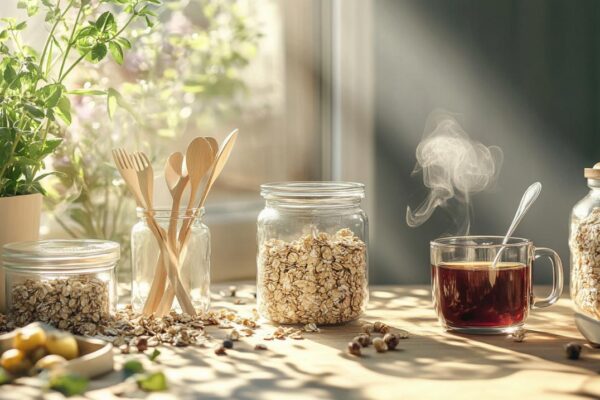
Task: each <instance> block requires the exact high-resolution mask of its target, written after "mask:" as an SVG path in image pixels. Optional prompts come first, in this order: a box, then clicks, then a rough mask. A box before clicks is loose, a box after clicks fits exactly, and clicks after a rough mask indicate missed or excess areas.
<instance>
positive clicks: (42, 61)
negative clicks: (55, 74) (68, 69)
mask: <svg viewBox="0 0 600 400" xmlns="http://www.w3.org/2000/svg"><path fill="white" fill-rule="evenodd" d="M60 1H61V0H58V3H57V4H56V8H58V9H60ZM72 5H73V1H71V2H69V5H68V6H67V7H66V8H65V11H64V12H63V13H62V14H61V15H60V18H57V19H56V21H55V22H54V25H52V28H51V29H50V33H49V34H48V37H47V38H46V43H44V50H42V55H41V56H40V71H43V69H42V67H43V66H44V58H45V57H46V52H47V51H48V46H49V45H50V43H51V42H52V40H53V38H54V31H56V28H57V27H58V24H59V23H60V21H61V20H62V19H63V18H64V16H65V15H66V14H67V11H69V9H70V8H71V6H72ZM46 74H48V69H46Z"/></svg>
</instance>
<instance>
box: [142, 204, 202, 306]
mask: <svg viewBox="0 0 600 400" xmlns="http://www.w3.org/2000/svg"><path fill="white" fill-rule="evenodd" d="M151 212H152V214H153V216H154V219H155V221H156V223H157V224H158V225H159V226H160V227H161V228H163V229H164V230H165V232H169V226H170V225H172V226H171V232H170V233H171V235H174V236H172V239H174V240H173V242H174V243H177V246H180V247H178V253H179V259H178V265H177V268H178V272H179V277H180V279H181V283H182V284H183V286H184V287H185V289H186V290H187V292H188V293H189V294H190V297H191V300H192V304H193V305H194V308H195V309H196V311H206V310H208V307H209V306H210V231H209V229H208V227H207V226H206V225H204V224H203V223H202V216H203V215H204V209H200V210H198V209H192V210H190V211H187V212H186V210H185V209H181V210H180V211H179V213H175V214H174V216H173V219H175V221H174V223H173V224H171V220H172V217H171V210H170V209H167V208H164V209H161V208H159V209H155V210H153V211H151ZM137 215H138V222H137V223H136V224H135V225H134V226H133V228H132V230H131V268H132V270H131V278H132V281H131V304H132V307H133V309H134V310H135V311H136V312H142V310H143V308H144V304H145V303H146V301H147V299H148V295H149V293H150V288H151V287H152V284H153V280H154V279H155V276H156V268H157V267H158V266H159V265H160V262H161V260H160V258H161V257H162V254H161V252H160V246H159V244H158V243H157V240H156V237H155V236H154V234H153V233H152V231H151V230H150V227H149V226H148V221H147V217H146V215H147V212H146V211H145V210H144V209H141V208H138V209H137ZM188 224H191V227H190V230H189V233H188V236H187V237H186V239H185V243H184V244H183V245H180V244H179V233H180V231H181V228H182V226H183V227H185V226H187V225H188ZM174 228H176V229H174ZM168 286H169V281H168V280H165V281H164V289H165V293H166V289H167V287H168ZM171 309H173V310H175V311H177V312H181V311H182V310H181V307H180V305H179V302H178V301H177V298H175V299H174V300H173V303H172V305H171Z"/></svg>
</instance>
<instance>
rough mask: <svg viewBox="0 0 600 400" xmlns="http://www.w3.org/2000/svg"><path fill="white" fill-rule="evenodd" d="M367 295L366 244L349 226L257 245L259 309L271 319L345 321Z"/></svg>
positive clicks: (355, 315)
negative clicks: (330, 231)
mask: <svg viewBox="0 0 600 400" xmlns="http://www.w3.org/2000/svg"><path fill="white" fill-rule="evenodd" d="M367 297H368V292H367V246H366V244H365V243H364V242H363V241H362V240H361V239H360V238H358V237H357V236H355V235H354V234H353V232H352V231H351V230H349V229H342V230H340V231H338V232H337V233H335V234H334V235H330V234H327V233H325V232H315V233H313V234H308V235H305V236H302V237H300V238H298V239H296V240H293V241H291V242H285V241H282V240H277V239H270V240H268V241H266V242H265V243H263V244H262V245H261V248H260V250H259V275H258V303H259V311H260V313H261V314H262V315H263V316H265V317H266V318H268V319H270V320H272V321H275V322H279V323H285V324H309V323H315V324H336V323H342V322H347V321H351V320H354V319H356V318H358V317H359V316H360V315H361V314H362V312H363V311H364V308H365V306H366V302H367Z"/></svg>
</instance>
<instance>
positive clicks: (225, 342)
mask: <svg viewBox="0 0 600 400" xmlns="http://www.w3.org/2000/svg"><path fill="white" fill-rule="evenodd" d="M223 347H225V348H226V349H233V340H230V339H225V340H223Z"/></svg>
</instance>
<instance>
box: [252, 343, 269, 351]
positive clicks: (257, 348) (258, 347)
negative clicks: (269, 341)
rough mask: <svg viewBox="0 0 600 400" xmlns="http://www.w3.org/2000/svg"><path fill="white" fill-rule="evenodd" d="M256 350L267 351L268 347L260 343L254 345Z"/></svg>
mask: <svg viewBox="0 0 600 400" xmlns="http://www.w3.org/2000/svg"><path fill="white" fill-rule="evenodd" d="M254 350H267V346H266V345H264V344H262V343H258V344H256V345H254Z"/></svg>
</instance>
